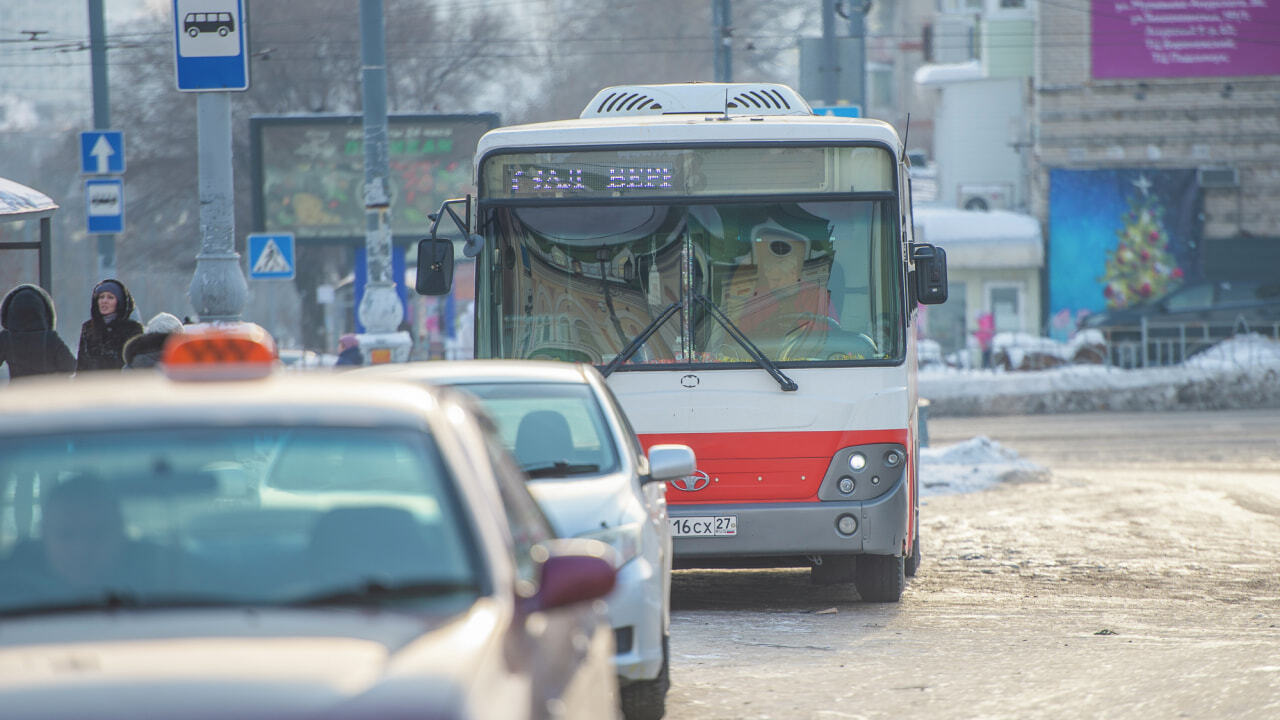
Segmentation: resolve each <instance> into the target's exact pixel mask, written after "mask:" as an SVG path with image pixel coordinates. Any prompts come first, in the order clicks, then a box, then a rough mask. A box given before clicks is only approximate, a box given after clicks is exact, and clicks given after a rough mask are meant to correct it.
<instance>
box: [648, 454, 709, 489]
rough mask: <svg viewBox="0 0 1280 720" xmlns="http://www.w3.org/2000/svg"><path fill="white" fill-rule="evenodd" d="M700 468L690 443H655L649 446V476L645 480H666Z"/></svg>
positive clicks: (689, 473) (688, 473)
mask: <svg viewBox="0 0 1280 720" xmlns="http://www.w3.org/2000/svg"><path fill="white" fill-rule="evenodd" d="M697 469H698V459H697V458H696V457H695V456H694V454H693V448H691V447H689V446H688V445H654V446H653V447H651V448H649V477H648V478H646V479H645V482H666V481H667V480H675V479H676V478H682V477H684V476H686V475H692V474H693V472H694V471H695V470H697Z"/></svg>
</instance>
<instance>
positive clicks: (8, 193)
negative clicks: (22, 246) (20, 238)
mask: <svg viewBox="0 0 1280 720" xmlns="http://www.w3.org/2000/svg"><path fill="white" fill-rule="evenodd" d="M57 209H58V204H57V203H55V202H54V201H53V199H52V198H50V197H49V196H48V195H45V194H44V193H42V192H40V191H38V190H33V189H31V188H29V187H27V186H26V185H21V184H19V183H16V182H14V181H12V180H6V179H4V178H0V220H24V219H27V218H28V217H39V216H41V215H44V214H47V213H50V212H53V211H54V210H57Z"/></svg>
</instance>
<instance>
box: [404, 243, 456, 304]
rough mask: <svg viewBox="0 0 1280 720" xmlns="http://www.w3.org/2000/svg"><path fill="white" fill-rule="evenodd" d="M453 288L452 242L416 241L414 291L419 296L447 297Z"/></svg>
mask: <svg viewBox="0 0 1280 720" xmlns="http://www.w3.org/2000/svg"><path fill="white" fill-rule="evenodd" d="M451 287H453V241H452V240H446V239H445V238H423V239H422V240H419V241H418V279H417V281H416V282H415V283H414V289H415V290H417V291H418V294H419V295H448V294H449V288H451Z"/></svg>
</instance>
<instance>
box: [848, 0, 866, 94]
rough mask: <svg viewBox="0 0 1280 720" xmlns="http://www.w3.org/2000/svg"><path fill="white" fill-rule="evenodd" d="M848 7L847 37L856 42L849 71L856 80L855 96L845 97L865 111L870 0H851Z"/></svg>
mask: <svg viewBox="0 0 1280 720" xmlns="http://www.w3.org/2000/svg"><path fill="white" fill-rule="evenodd" d="M850 6H851V7H850V8H849V37H851V38H853V39H854V40H855V41H856V42H857V51H856V52H857V54H856V55H855V56H854V59H853V62H854V66H853V67H852V68H849V72H850V73H851V74H852V75H853V77H854V78H855V79H856V80H857V88H858V89H857V91H856V92H855V97H851V98H847V99H848V100H849V102H851V103H853V104H854V105H857V106H858V107H860V108H862V114H863V115H866V113H867V25H866V18H867V13H868V12H870V11H871V0H853V2H851V3H850Z"/></svg>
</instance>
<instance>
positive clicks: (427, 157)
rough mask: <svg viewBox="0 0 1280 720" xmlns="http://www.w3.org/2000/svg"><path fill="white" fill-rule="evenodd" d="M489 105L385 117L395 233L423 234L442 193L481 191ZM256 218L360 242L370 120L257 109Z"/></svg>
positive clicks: (272, 227) (263, 224) (253, 125)
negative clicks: (477, 170) (480, 147)
mask: <svg viewBox="0 0 1280 720" xmlns="http://www.w3.org/2000/svg"><path fill="white" fill-rule="evenodd" d="M497 124H498V116H497V115H495V114H493V113H481V114H476V115H392V116H390V117H389V118H388V119H387V135H388V139H387V150H388V158H389V162H390V170H391V175H390V184H391V193H392V195H391V198H392V199H391V232H392V234H393V235H394V236H395V237H397V238H404V239H416V238H420V237H425V236H426V234H427V231H428V229H429V228H430V225H431V221H430V220H428V219H427V215H428V214H429V213H433V212H435V211H436V210H437V209H439V207H440V203H441V202H442V201H444V200H447V199H449V198H454V197H461V196H463V195H466V194H468V193H471V194H475V187H474V181H473V179H472V170H471V168H472V159H473V157H474V155H475V151H476V144H477V142H479V140H480V136H481V135H483V134H484V133H485V132H486V131H488V130H490V129H491V128H494V127H497ZM250 130H251V137H252V143H253V159H254V196H255V197H254V199H255V206H254V221H255V226H256V229H257V230H259V231H265V232H291V233H293V234H294V236H295V237H296V238H297V239H298V241H299V242H306V241H309V240H331V241H344V240H345V241H363V240H364V236H365V208H364V127H363V125H362V121H361V118H360V116H359V115H310V116H289V117H255V118H252V120H251V121H250Z"/></svg>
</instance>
